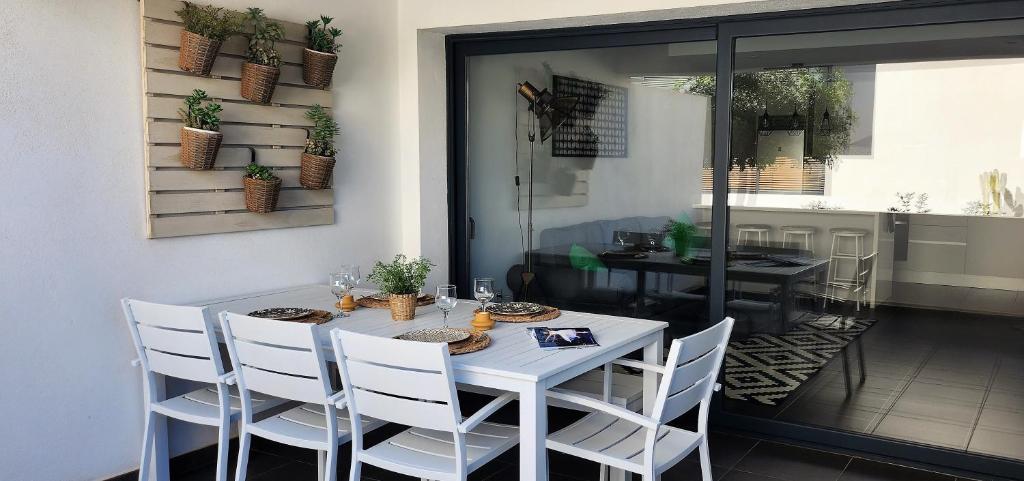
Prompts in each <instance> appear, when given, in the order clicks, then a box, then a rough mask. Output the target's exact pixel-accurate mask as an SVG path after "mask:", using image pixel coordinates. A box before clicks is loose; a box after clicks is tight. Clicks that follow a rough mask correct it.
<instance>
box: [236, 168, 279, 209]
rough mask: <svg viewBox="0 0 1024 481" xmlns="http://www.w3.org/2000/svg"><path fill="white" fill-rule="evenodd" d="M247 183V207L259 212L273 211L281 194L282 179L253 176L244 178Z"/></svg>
mask: <svg viewBox="0 0 1024 481" xmlns="http://www.w3.org/2000/svg"><path fill="white" fill-rule="evenodd" d="M242 180H243V183H244V185H245V208H246V209H249V211H250V212H255V213H257V214H266V213H269V212H273V211H274V209H276V208H277V198H278V197H280V195H281V179H280V178H279V177H274V178H273V179H271V180H259V179H253V178H252V177H245V178H243V179H242Z"/></svg>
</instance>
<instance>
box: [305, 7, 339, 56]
mask: <svg viewBox="0 0 1024 481" xmlns="http://www.w3.org/2000/svg"><path fill="white" fill-rule="evenodd" d="M331 20H334V19H333V18H331V17H325V16H323V15H321V16H320V20H310V21H308V22H306V31H307V32H308V34H307V38H308V40H309V49H310V50H316V51H317V52H324V53H335V52H337V51H338V49H339V48H341V44H340V43H337V41H338V37H340V36H341V29H338V28H334V27H329V28H328V27H327V24H329V23H331ZM321 23H322V24H321Z"/></svg>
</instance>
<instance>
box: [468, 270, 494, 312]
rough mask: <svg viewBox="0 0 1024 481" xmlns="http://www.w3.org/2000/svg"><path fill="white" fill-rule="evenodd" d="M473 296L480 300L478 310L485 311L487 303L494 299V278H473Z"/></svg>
mask: <svg viewBox="0 0 1024 481" xmlns="http://www.w3.org/2000/svg"><path fill="white" fill-rule="evenodd" d="M473 297H476V300H478V301H480V312H486V311H487V303H488V302H490V301H491V299H494V279H491V278H490V277H477V278H476V279H473Z"/></svg>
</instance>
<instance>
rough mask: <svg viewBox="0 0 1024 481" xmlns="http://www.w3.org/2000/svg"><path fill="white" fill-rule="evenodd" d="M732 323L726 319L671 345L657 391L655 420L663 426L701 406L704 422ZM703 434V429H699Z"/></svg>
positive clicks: (729, 319) (729, 318)
mask: <svg viewBox="0 0 1024 481" xmlns="http://www.w3.org/2000/svg"><path fill="white" fill-rule="evenodd" d="M733 322H734V321H733V319H732V318H731V317H727V318H725V320H723V321H722V322H719V323H718V324H715V325H714V326H711V327H709V328H707V329H705V330H703V331H701V332H698V333H696V334H692V335H690V336H687V337H684V338H682V339H676V340H674V341H672V347H671V348H670V349H669V353H668V359H666V360H665V375H664V376H663V377H662V379H661V385H660V386H659V387H658V397H657V398H656V399H655V404H654V412H653V417H654V419H656V420H657V421H658V422H660V423H666V422H669V421H671V420H673V419H675V418H677V417H679V416H682V415H683V414H685V413H686V412H687V411H689V410H690V409H693V407H694V406H696V405H698V404H701V403H704V404H703V406H702V411H705V413H702V416H701V418H702V421H704V422H706V409H707V406H708V402H709V401H710V400H711V394H712V393H713V392H714V387H715V381H716V380H717V378H718V370H719V368H720V367H721V365H722V359H723V358H724V357H725V350H726V348H727V344H728V343H729V336H730V335H731V334H732V326H733ZM698 428H699V429H700V430H701V431H703V429H704V427H703V426H698Z"/></svg>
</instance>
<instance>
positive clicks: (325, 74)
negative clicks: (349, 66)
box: [302, 15, 341, 88]
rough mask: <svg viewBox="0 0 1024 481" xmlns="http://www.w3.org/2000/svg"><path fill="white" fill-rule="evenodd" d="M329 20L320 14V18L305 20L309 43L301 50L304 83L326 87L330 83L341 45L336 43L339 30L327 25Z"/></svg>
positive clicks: (339, 33) (329, 18)
mask: <svg viewBox="0 0 1024 481" xmlns="http://www.w3.org/2000/svg"><path fill="white" fill-rule="evenodd" d="M331 20H333V19H332V18H331V17H325V16H323V15H321V16H320V20H311V21H309V22H306V30H307V31H308V32H309V33H308V35H307V40H308V42H309V43H308V46H307V47H306V49H305V50H303V51H302V81H303V82H305V83H306V85H311V86H313V87H317V88H327V86H328V85H330V84H331V77H333V76H334V66H335V65H336V64H337V63H338V54H337V52H338V49H339V48H341V45H339V44H337V43H336V42H337V40H338V37H339V36H340V35H341V30H340V29H337V28H334V27H327V24H329V23H331ZM321 22H323V24H322V25H321Z"/></svg>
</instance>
